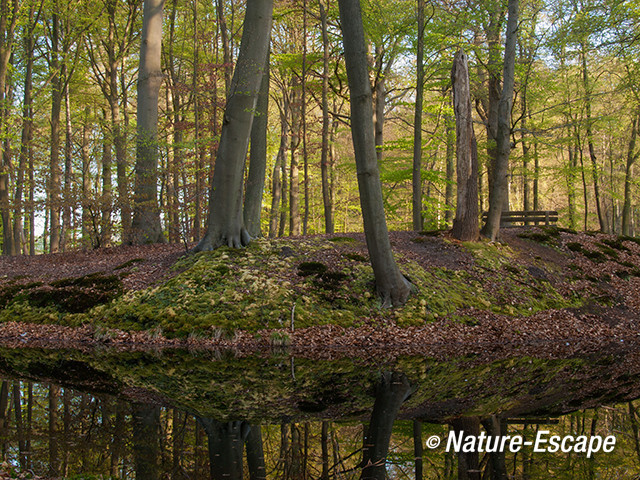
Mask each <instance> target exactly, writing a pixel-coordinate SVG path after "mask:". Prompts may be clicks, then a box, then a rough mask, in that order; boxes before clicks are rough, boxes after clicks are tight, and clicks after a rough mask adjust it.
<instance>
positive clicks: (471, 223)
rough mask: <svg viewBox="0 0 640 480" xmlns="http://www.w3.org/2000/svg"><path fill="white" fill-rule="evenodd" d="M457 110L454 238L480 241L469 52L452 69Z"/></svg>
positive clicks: (457, 57) (455, 60)
mask: <svg viewBox="0 0 640 480" xmlns="http://www.w3.org/2000/svg"><path fill="white" fill-rule="evenodd" d="M451 83H452V85H453V109H454V112H455V116H456V157H457V186H458V198H457V202H456V217H455V218H454V220H453V232H452V233H453V237H454V238H457V239H458V240H461V241H471V242H473V241H476V240H477V239H478V236H479V234H480V230H479V226H478V147H477V144H476V136H475V133H474V131H473V122H472V117H471V114H472V111H471V93H470V90H469V67H468V64H467V55H466V54H465V53H464V52H463V51H462V50H460V51H458V53H457V54H456V57H455V59H454V61H453V69H452V70H451Z"/></svg>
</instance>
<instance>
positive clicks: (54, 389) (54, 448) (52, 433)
mask: <svg viewBox="0 0 640 480" xmlns="http://www.w3.org/2000/svg"><path fill="white" fill-rule="evenodd" d="M59 396H60V387H58V386H57V385H49V475H51V476H52V477H57V476H58V475H59V472H60V458H59V445H58V426H57V425H56V424H57V423H58V397H59Z"/></svg>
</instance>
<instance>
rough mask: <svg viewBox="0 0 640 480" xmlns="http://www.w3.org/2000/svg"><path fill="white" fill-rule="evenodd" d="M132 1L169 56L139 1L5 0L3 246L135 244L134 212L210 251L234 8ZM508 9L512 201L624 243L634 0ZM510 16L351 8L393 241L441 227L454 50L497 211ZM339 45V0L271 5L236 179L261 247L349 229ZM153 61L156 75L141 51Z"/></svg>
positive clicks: (637, 13) (239, 11)
mask: <svg viewBox="0 0 640 480" xmlns="http://www.w3.org/2000/svg"><path fill="white" fill-rule="evenodd" d="M144 3H145V8H146V7H147V6H148V7H149V9H150V10H151V9H152V8H155V10H156V13H158V12H160V13H162V14H163V18H162V20H161V22H162V25H161V28H162V33H161V35H162V45H161V48H160V46H159V45H151V43H153V42H151V43H150V42H147V41H146V40H144V39H143V38H142V37H143V35H145V28H143V19H144V18H145V12H144V11H143V2H141V1H139V0H96V1H95V2H87V1H84V0H73V1H69V2H61V1H59V0H2V2H1V5H0V8H1V14H2V16H1V21H0V151H1V158H2V163H1V167H0V213H1V218H2V222H1V226H0V228H1V229H2V252H3V253H4V254H6V255H19V254H25V255H34V254H37V253H48V252H51V253H54V252H62V251H66V250H70V249H77V248H97V247H104V246H110V245H116V244H121V243H136V242H139V241H140V239H137V238H136V237H135V235H134V234H133V233H132V232H133V231H134V227H132V226H135V222H136V221H137V220H136V213H135V212H136V208H137V207H136V205H137V204H140V203H142V204H144V203H145V202H147V203H149V202H150V203H151V204H153V208H154V211H155V212H156V218H157V221H158V222H159V224H158V225H156V229H157V230H158V231H157V235H156V237H155V238H154V239H152V240H153V241H168V242H172V243H187V244H188V243H189V242H197V241H199V240H200V239H201V238H202V236H203V234H204V232H205V229H206V219H207V213H208V208H207V206H208V203H209V195H210V194H209V189H210V186H211V182H212V177H213V171H214V166H215V163H216V157H217V154H218V147H219V144H220V139H221V132H222V126H223V123H224V121H225V117H224V110H225V105H226V102H227V98H228V94H229V92H230V88H231V85H232V75H233V70H234V65H235V63H236V60H237V59H238V57H239V55H240V44H241V41H240V40H241V36H242V33H243V21H244V17H245V11H246V5H245V2H242V1H238V0H226V1H223V0H216V1H215V2H213V4H212V3H210V2H203V1H200V0H184V1H182V0H169V1H167V2H166V4H165V2H164V0H162V1H160V0H155V1H153V2H152V1H150V0H149V1H147V2H144ZM511 3H512V4H515V6H516V7H519V16H517V17H516V18H515V19H514V20H517V28H516V29H515V30H514V31H515V38H514V40H515V43H513V42H512V45H511V47H510V48H511V50H512V51H513V53H514V58H513V59H512V60H513V68H512V70H511V72H512V73H511V74H512V75H513V78H512V80H513V95H512V99H511V106H510V111H509V112H506V113H505V115H506V121H507V124H506V126H507V130H508V132H507V133H505V135H507V134H508V137H507V136H505V138H506V139H507V143H508V144H507V145H506V147H507V154H508V171H507V172H506V173H507V175H506V178H507V180H508V184H507V185H506V188H505V191H506V194H507V197H508V198H507V202H508V204H507V203H505V209H511V210H525V211H528V210H557V211H558V212H559V216H560V220H559V222H560V224H561V225H563V226H564V227H567V228H571V229H577V230H583V229H584V230H600V231H602V232H605V233H617V234H624V235H633V234H634V233H635V231H636V224H637V223H638V222H639V221H640V209H639V208H638V204H639V192H638V181H637V179H636V177H635V176H634V164H635V162H636V160H637V158H638V156H639V155H640V146H637V145H636V144H637V135H638V128H640V127H639V125H638V123H639V122H640V119H639V118H640V96H639V94H640V81H639V79H640V67H639V65H640V63H639V62H638V56H639V54H640V49H639V48H640V37H639V35H640V23H639V21H638V19H639V17H640V9H639V8H638V6H637V5H636V4H635V3H634V2H631V1H625V0H606V1H605V0H554V1H551V0H549V1H542V0H520V1H519V2H515V1H513V0H512V2H511ZM147 4H148V5H147ZM518 4H519V5H518ZM507 7H508V5H507V2H505V1H499V0H431V1H428V2H427V1H426V0H415V1H407V0H394V1H383V0H363V1H362V2H361V8H362V19H363V24H364V32H365V38H366V44H367V49H368V58H367V60H368V72H369V80H370V84H371V90H372V92H373V105H372V110H373V112H374V113H373V115H374V118H373V120H374V129H375V132H374V136H375V145H376V155H377V161H378V165H379V169H380V178H381V182H382V193H383V201H384V207H385V211H386V216H387V222H388V224H389V228H390V229H392V230H410V229H413V230H429V229H443V228H450V226H451V223H452V220H453V218H454V214H455V207H456V133H455V132H456V126H455V116H454V111H453V106H452V80H451V69H452V65H453V61H454V57H455V55H456V53H457V52H458V51H459V50H463V51H464V52H466V54H467V56H468V62H469V63H468V65H469V66H468V72H469V82H470V88H469V90H470V100H471V105H472V123H473V131H474V132H475V136H476V138H477V156H478V172H477V187H478V193H479V195H478V198H479V211H480V212H482V211H487V210H488V209H489V193H490V184H491V182H490V180H491V179H490V172H491V171H492V165H493V162H494V161H495V157H496V155H497V153H496V150H497V148H496V147H497V143H496V134H495V133H496V132H495V130H496V116H497V109H498V104H499V100H500V96H501V95H502V94H503V88H502V84H503V78H502V77H503V76H504V75H505V73H506V74H507V75H508V76H510V75H511V74H510V73H509V71H508V69H507V68H506V66H505V63H507V62H506V61H505V58H509V55H506V54H505V42H506V41H507V40H508V39H509V35H507V23H508V20H509V18H510V13H509V14H508V11H507V10H508V9H507ZM158 23H159V21H158V20H156V24H153V23H148V25H147V28H146V30H147V34H148V32H149V31H150V30H152V29H156V34H158V35H159V32H158V31H157V29H158V28H160V26H159V24H158ZM153 25H155V26H153ZM342 37H343V34H342V30H341V25H340V16H339V13H338V4H337V2H336V1H332V0H317V1H316V0H284V1H280V0H278V1H276V2H275V4H274V6H273V26H272V28H271V40H270V52H269V57H268V58H269V60H268V68H267V69H264V70H265V79H266V81H263V86H262V87H261V94H260V96H259V101H258V106H257V107H256V108H257V109H256V113H255V115H254V117H255V119H257V120H256V121H254V122H253V127H252V134H251V135H252V137H251V147H250V154H248V155H247V156H248V157H249V156H251V157H254V156H255V157H260V158H256V159H255V160H254V159H253V158H252V159H251V160H250V161H249V159H248V160H247V167H246V168H244V169H243V175H244V177H245V178H244V218H245V224H246V225H247V229H248V231H249V233H250V235H252V236H259V235H263V236H269V237H274V236H287V235H293V236H295V235H308V234H317V233H325V232H326V233H333V232H351V231H361V230H362V208H361V206H360V203H359V201H358V187H357V178H356V166H355V163H354V160H353V147H352V144H351V138H350V127H351V123H352V117H351V114H350V107H349V101H350V93H349V88H348V79H347V69H346V67H345V58H344V57H345V55H344V47H343V38H342ZM158 38H159V37H158ZM506 43H508V42H506ZM141 45H143V46H145V45H146V46H147V47H149V48H145V51H144V52H143V51H142V50H141ZM154 48H155V49H156V50H158V51H157V52H156V55H158V61H159V64H157V62H156V60H155V56H154V57H153V59H151V57H152V56H153V55H151V54H150V53H148V52H147V50H149V49H151V50H153V49H154ZM151 50H149V51H151ZM145 52H146V53H145ZM507 53H508V52H507ZM150 59H151V60H150ZM145 62H146V63H145ZM154 62H155V63H154ZM149 69H151V70H149ZM150 71H151V73H149V72H150ZM143 74H144V75H143ZM143 78H146V79H151V80H152V81H150V83H153V84H154V85H155V86H154V87H152V88H151V90H153V89H154V88H155V89H156V93H155V98H154V97H153V95H151V97H148V96H145V97H144V98H139V97H141V95H140V94H139V93H136V92H140V91H141V90H140V89H141V87H140V85H141V82H142V80H141V79H143ZM145 81H146V80H145ZM504 83H505V84H506V83H507V82H504ZM136 86H137V89H136ZM505 90H506V89H505ZM145 102H146V103H145ZM149 102H151V103H152V104H153V103H154V102H155V103H157V107H158V113H157V120H155V121H156V124H157V136H156V137H155V138H152V139H151V140H149V141H147V140H145V139H144V138H143V135H142V134H141V133H140V132H141V130H140V128H141V125H143V124H145V123H146V122H148V121H149V119H148V118H147V116H148V115H152V114H149V113H148V112H147V110H144V109H145V108H148V104H149ZM143 117H144V118H143ZM151 121H152V122H153V121H154V120H153V119H152V120H151ZM149 147H150V150H151V151H152V156H155V157H157V158H156V159H155V161H156V162H157V170H156V171H155V172H157V178H156V177H153V178H152V180H153V181H152V183H151V185H150V186H149V185H147V187H148V188H147V190H146V193H142V188H143V187H142V186H141V185H143V184H144V180H141V179H144V178H146V177H145V175H146V174H145V172H144V170H143V169H142V167H140V168H138V167H137V165H138V164H137V162H138V161H139V159H140V158H142V157H144V155H148V153H147V154H145V153H144V151H145V148H147V152H148V151H149ZM260 159H261V160H260ZM254 161H255V163H256V165H257V167H256V168H251V167H249V163H253V162H254ZM260 165H262V167H260ZM261 168H262V170H261ZM147 173H148V172H147ZM154 175H156V173H154ZM139 189H140V190H139ZM145 195H147V196H145ZM212 205H213V204H212ZM507 205H508V208H507V207H506V206H507Z"/></svg>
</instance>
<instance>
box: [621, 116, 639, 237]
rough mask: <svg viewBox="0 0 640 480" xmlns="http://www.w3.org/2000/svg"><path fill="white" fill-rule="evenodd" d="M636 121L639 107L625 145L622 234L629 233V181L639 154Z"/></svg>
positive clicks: (627, 234)
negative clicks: (627, 144)
mask: <svg viewBox="0 0 640 480" xmlns="http://www.w3.org/2000/svg"><path fill="white" fill-rule="evenodd" d="M638 122H640V108H638V109H636V112H635V113H634V116H633V121H632V123H631V138H630V139H629V146H628V147H627V164H626V168H625V175H624V205H623V207H622V235H626V236H629V235H631V181H632V178H633V165H634V163H635V162H636V160H637V159H638V156H640V152H636V151H635V150H636V139H637V137H638Z"/></svg>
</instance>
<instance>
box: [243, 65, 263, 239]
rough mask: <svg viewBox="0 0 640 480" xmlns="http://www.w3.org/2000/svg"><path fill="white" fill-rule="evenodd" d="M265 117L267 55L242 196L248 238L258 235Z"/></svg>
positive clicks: (259, 228) (252, 129)
mask: <svg viewBox="0 0 640 480" xmlns="http://www.w3.org/2000/svg"><path fill="white" fill-rule="evenodd" d="M268 117H269V54H268V53H267V61H266V63H265V68H264V72H262V82H261V84H260V93H259V94H258V102H257V103H256V113H255V115H254V117H253V125H252V126H251V149H250V152H249V174H248V176H247V185H246V190H245V194H244V222H245V225H246V227H247V232H249V235H250V236H252V237H259V236H260V235H261V233H262V232H261V230H262V229H261V222H260V216H261V213H262V195H263V193H264V181H265V174H266V170H267V124H268Z"/></svg>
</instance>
